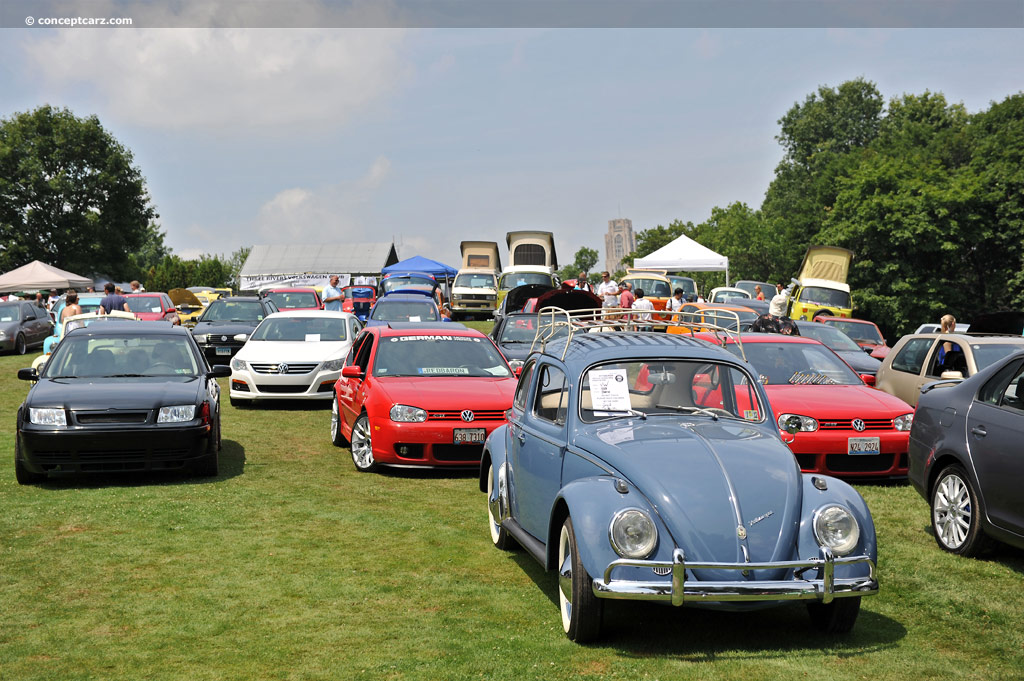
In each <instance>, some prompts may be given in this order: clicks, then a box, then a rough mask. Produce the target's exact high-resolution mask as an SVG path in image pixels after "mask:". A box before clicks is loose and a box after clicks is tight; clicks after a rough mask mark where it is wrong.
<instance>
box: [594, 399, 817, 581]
mask: <svg viewBox="0 0 1024 681" xmlns="http://www.w3.org/2000/svg"><path fill="white" fill-rule="evenodd" d="M686 424H692V425H686ZM577 444H579V445H580V446H582V447H583V448H584V449H587V450H590V451H591V452H593V453H594V454H596V455H598V456H599V457H601V458H602V459H604V460H605V461H606V462H607V463H609V464H611V465H612V466H613V467H614V468H615V469H617V470H618V472H619V473H621V474H622V475H623V476H624V477H625V478H627V479H628V480H629V481H630V482H631V483H632V484H633V485H634V486H635V487H636V488H637V489H638V490H639V491H640V492H641V493H642V494H644V496H646V498H647V499H648V500H649V501H650V502H651V504H653V505H654V507H655V509H656V511H657V513H658V515H659V517H660V518H661V520H662V521H663V522H664V523H665V524H666V525H667V526H668V529H669V531H670V532H671V534H672V536H673V538H674V539H675V541H676V545H677V546H678V547H679V548H681V549H682V550H683V551H684V553H685V554H686V559H687V560H688V561H717V562H743V561H744V556H743V548H742V546H743V545H745V546H746V547H747V551H748V552H749V556H750V560H751V561H770V560H790V559H792V557H793V556H792V555H791V554H792V551H793V547H794V546H795V545H796V534H797V528H798V526H799V522H800V505H801V484H800V471H799V469H798V467H797V464H796V461H795V459H794V458H793V455H792V453H790V451H789V449H788V448H787V447H786V446H785V445H784V444H783V443H782V441H781V440H780V439H779V438H778V437H776V436H774V435H773V434H769V433H766V432H765V431H764V429H763V427H761V426H753V425H750V424H745V423H743V422H742V421H737V420H733V419H720V420H718V421H712V420H711V419H710V418H707V417H696V418H693V419H685V420H681V419H679V418H678V417H668V416H652V417H649V418H648V419H647V420H646V421H641V420H638V419H630V420H625V419H622V420H618V421H614V422H610V423H608V424H605V425H602V426H600V427H599V428H597V429H596V430H595V431H593V435H588V436H585V437H583V438H577ZM740 526H742V528H743V530H742V531H740V529H739V528H740ZM742 534H746V538H745V539H743V538H741V537H740V535H742ZM757 576H758V577H759V578H761V579H765V578H779V577H778V576H777V575H769V574H767V573H765V574H762V573H758V575H757ZM699 577H700V578H702V579H730V580H735V579H741V578H742V577H741V576H740V573H739V572H735V571H718V572H714V571H700V573H699Z"/></svg>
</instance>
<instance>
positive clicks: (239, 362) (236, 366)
mask: <svg viewBox="0 0 1024 681" xmlns="http://www.w3.org/2000/svg"><path fill="white" fill-rule="evenodd" d="M231 369H232V370H234V371H245V369H246V366H245V360H244V359H238V358H237V357H235V358H234V359H233V360H231Z"/></svg>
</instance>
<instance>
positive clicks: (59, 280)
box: [0, 260, 92, 293]
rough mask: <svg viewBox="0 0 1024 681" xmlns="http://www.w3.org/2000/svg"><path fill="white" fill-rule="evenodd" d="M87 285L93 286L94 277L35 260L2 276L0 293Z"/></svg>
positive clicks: (81, 287) (83, 286)
mask: <svg viewBox="0 0 1024 681" xmlns="http://www.w3.org/2000/svg"><path fill="white" fill-rule="evenodd" d="M87 286H92V279H89V278H88V277H83V276H80V275H78V274H75V273H74V272H65V271H64V270H62V269H59V268H57V267H54V266H53V265H47V264H46V263H44V262H40V261H38V260H33V261H32V262H30V263H29V264H27V265H22V266H21V267H19V268H18V269H15V270H11V271H10V272H7V273H5V274H4V275H3V276H0V293H7V292H9V291H35V290H38V289H51V288H59V289H66V288H79V289H84V288H85V287H87Z"/></svg>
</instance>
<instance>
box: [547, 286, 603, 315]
mask: <svg viewBox="0 0 1024 681" xmlns="http://www.w3.org/2000/svg"><path fill="white" fill-rule="evenodd" d="M601 302H602V301H601V299H600V298H598V297H597V296H596V295H594V294H593V293H591V292H590V291H579V290H576V289H565V288H556V289H554V290H552V291H548V292H547V293H545V294H544V295H541V296H538V297H537V310H538V311H540V310H543V309H544V308H545V307H560V308H562V309H563V310H569V311H572V310H593V309H595V308H599V307H601Z"/></svg>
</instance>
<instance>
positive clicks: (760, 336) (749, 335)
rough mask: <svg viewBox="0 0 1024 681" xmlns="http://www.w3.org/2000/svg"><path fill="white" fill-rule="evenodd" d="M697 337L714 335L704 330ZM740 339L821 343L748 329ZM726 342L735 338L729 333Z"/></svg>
mask: <svg viewBox="0 0 1024 681" xmlns="http://www.w3.org/2000/svg"><path fill="white" fill-rule="evenodd" d="M840 333H842V332H840ZM697 337H698V338H703V339H705V340H712V341H713V339H714V335H713V334H711V333H708V332H706V331H705V332H701V333H698V334H697ZM740 340H741V341H742V342H743V344H744V345H747V344H748V343H804V344H809V345H821V343H820V342H818V341H816V340H815V339H813V338H808V337H806V336H787V335H786V334H784V333H756V332H749V331H748V332H745V333H743V334H742V336H741V337H740ZM719 342H721V341H719ZM726 342H727V343H735V342H736V339H735V338H733V336H732V335H730V336H729V337H728V338H727V340H726Z"/></svg>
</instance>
